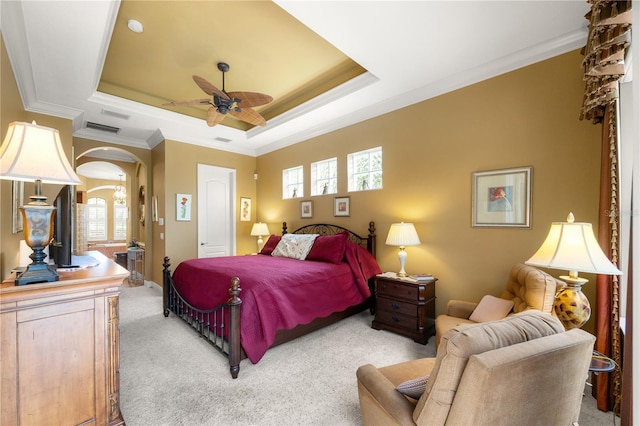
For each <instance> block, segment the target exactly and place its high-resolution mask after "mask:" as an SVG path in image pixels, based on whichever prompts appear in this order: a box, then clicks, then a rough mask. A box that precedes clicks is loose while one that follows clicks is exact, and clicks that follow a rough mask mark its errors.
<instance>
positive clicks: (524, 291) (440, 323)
mask: <svg viewBox="0 0 640 426" xmlns="http://www.w3.org/2000/svg"><path fill="white" fill-rule="evenodd" d="M564 286H565V283H564V282H563V281H560V280H558V279H556V278H554V277H552V276H551V275H549V274H547V273H546V272H543V271H541V270H539V269H536V268H534V267H533V266H528V265H524V264H517V265H515V266H514V267H513V268H511V271H510V272H509V278H508V280H507V285H506V287H505V290H504V291H503V292H502V294H501V295H500V298H502V299H506V300H512V301H513V311H512V312H513V313H514V314H515V313H519V312H523V311H526V310H529V309H535V310H538V311H542V312H546V313H550V314H552V315H555V313H554V312H553V301H554V299H555V295H556V293H557V292H558V291H559V290H560V289H561V288H562V287H564ZM477 305H478V303H477V302H466V301H463V300H455V299H452V300H450V301H449V302H448V303H447V313H446V314H442V315H438V317H437V318H436V342H435V344H436V350H438V347H439V345H440V338H441V337H442V336H443V335H444V333H446V332H447V331H448V330H449V329H451V328H453V327H455V326H457V325H463V324H474V323H475V322H474V321H471V320H470V319H469V317H470V316H471V313H472V312H473V310H474V309H475V308H476V306H477Z"/></svg>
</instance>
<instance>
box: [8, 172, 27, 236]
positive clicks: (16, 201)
mask: <svg viewBox="0 0 640 426" xmlns="http://www.w3.org/2000/svg"><path fill="white" fill-rule="evenodd" d="M11 195H12V200H11V209H12V210H11V215H12V224H11V225H12V227H11V230H12V232H13V233H14V234H17V233H18V232H22V228H23V225H22V212H20V207H21V206H22V205H23V204H24V182H23V181H17V180H14V181H13V188H12V194H11Z"/></svg>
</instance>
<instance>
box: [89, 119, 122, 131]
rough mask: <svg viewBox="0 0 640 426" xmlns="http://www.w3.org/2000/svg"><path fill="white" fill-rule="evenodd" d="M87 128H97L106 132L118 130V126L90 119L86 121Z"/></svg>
mask: <svg viewBox="0 0 640 426" xmlns="http://www.w3.org/2000/svg"><path fill="white" fill-rule="evenodd" d="M86 127H87V129H93V130H98V131H100V132H107V133H114V134H116V133H118V132H119V131H120V128H119V127H113V126H107V125H106V124H100V123H94V122H91V121H87V126H86Z"/></svg>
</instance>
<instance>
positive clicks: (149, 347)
mask: <svg viewBox="0 0 640 426" xmlns="http://www.w3.org/2000/svg"><path fill="white" fill-rule="evenodd" d="M371 319H372V317H371V315H369V313H368V312H362V313H360V314H358V315H355V316H353V317H351V318H348V319H346V320H343V321H341V322H339V323H337V324H334V325H332V326H330V327H327V328H325V329H322V330H319V331H316V332H314V333H312V334H310V335H307V336H304V337H301V338H299V339H297V340H295V341H293V342H289V343H286V344H284V345H280V346H278V347H275V348H272V349H270V350H269V351H267V353H266V354H265V356H264V357H263V358H262V360H260V362H259V363H257V364H255V365H254V364H251V362H250V361H249V360H243V361H242V363H241V364H240V374H239V375H238V378H237V379H235V380H234V379H232V378H231V375H230V373H229V365H228V362H227V360H226V358H225V357H224V356H223V355H222V354H220V353H219V352H218V351H217V350H215V349H214V348H213V347H212V346H211V345H209V344H208V343H207V342H206V341H204V340H203V339H201V338H200V337H198V335H197V333H196V332H195V331H194V330H193V329H191V328H190V326H188V325H187V324H185V323H184V322H183V321H182V320H179V319H177V318H176V317H175V316H173V315H171V316H170V317H169V318H165V317H164V316H163V314H162V292H161V290H160V287H158V286H157V285H155V284H151V285H145V286H140V287H123V289H122V294H121V298H120V409H121V411H122V413H123V416H124V419H125V422H126V424H127V425H128V426H152V425H153V426H156V425H157V426H159V425H194V426H195V425H359V424H361V422H362V421H361V417H360V408H359V404H358V392H357V385H356V377H355V372H356V369H357V368H358V367H359V366H360V365H363V364H367V363H370V364H373V365H376V366H385V365H390V364H395V363H398V362H402V361H407V360H410V359H415V358H420V357H432V356H435V348H434V339H433V338H431V339H430V340H429V343H428V344H427V345H420V344H418V343H415V342H413V341H411V340H410V339H407V338H405V337H402V336H399V335H396V334H393V333H389V332H385V331H377V330H373V329H372V328H371V326H370V325H371ZM594 401H595V400H594V399H593V398H592V397H591V396H585V399H584V401H583V404H582V407H583V408H582V412H581V416H580V420H581V421H580V424H581V425H583V426H591V425H594V426H595V425H605V424H613V417H612V414H611V413H602V412H600V411H598V410H597V409H595V402H594Z"/></svg>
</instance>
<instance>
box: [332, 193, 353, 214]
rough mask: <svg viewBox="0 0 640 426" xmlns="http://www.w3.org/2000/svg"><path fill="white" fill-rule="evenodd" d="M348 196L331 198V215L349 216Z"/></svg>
mask: <svg viewBox="0 0 640 426" xmlns="http://www.w3.org/2000/svg"><path fill="white" fill-rule="evenodd" d="M349 210H350V208H349V197H335V198H334V199H333V215H334V216H349V214H350V212H349Z"/></svg>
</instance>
